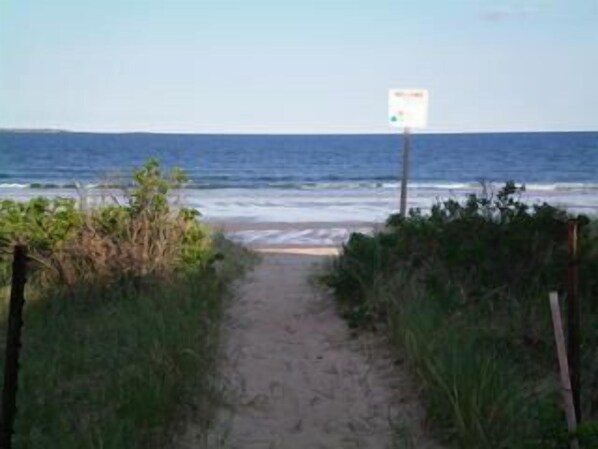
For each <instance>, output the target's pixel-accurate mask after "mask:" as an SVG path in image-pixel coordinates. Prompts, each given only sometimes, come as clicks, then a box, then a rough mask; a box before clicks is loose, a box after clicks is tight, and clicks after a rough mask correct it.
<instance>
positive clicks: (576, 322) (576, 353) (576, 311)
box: [567, 219, 581, 423]
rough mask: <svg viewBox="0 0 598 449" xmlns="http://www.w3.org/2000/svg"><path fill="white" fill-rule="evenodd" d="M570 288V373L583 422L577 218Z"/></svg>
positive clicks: (571, 236)
mask: <svg viewBox="0 0 598 449" xmlns="http://www.w3.org/2000/svg"><path fill="white" fill-rule="evenodd" d="M567 240H568V245H567V246H568V247H569V268H568V276H567V277H568V284H569V285H568V289H567V346H568V347H567V353H568V355H569V373H570V375H571V391H572V393H573V403H574V404H575V416H576V417H577V422H578V423H579V422H581V392H580V390H581V358H580V324H581V323H580V321H581V317H580V315H581V313H580V305H579V294H578V285H579V281H578V224H577V220H575V219H572V220H569V223H568V239H567Z"/></svg>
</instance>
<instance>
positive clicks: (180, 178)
mask: <svg viewBox="0 0 598 449" xmlns="http://www.w3.org/2000/svg"><path fill="white" fill-rule="evenodd" d="M134 181H135V187H134V189H133V190H132V191H131V192H130V195H129V197H128V202H127V203H126V204H125V205H111V206H107V207H102V208H98V209H92V210H87V211H85V210H80V209H79V208H78V207H76V204H75V202H74V201H72V200H66V199H56V200H48V199H43V198H39V199H36V200H33V201H31V202H29V203H16V202H12V201H4V202H2V203H1V204H0V246H1V248H0V250H3V251H4V255H5V257H4V262H3V263H4V268H2V269H1V270H0V272H1V273H3V280H4V282H6V281H7V279H8V275H9V272H8V269H7V264H8V262H9V257H8V256H9V252H10V248H11V246H12V245H13V244H14V243H17V242H20V243H25V244H27V245H28V247H29V248H30V254H31V263H30V269H31V276H30V282H29V284H28V288H27V297H28V302H27V307H26V310H25V325H24V331H23V332H24V333H23V350H22V359H21V361H22V363H21V366H22V369H21V374H20V388H19V394H18V404H17V407H18V413H17V419H16V434H15V438H14V442H15V447H17V448H66V449H68V448H151V447H165V445H166V444H168V442H169V440H170V435H171V434H172V432H173V431H174V430H175V427H174V426H175V424H176V422H177V420H178V419H179V418H180V417H181V416H182V414H184V413H190V412H194V413H195V414H196V419H197V420H198V422H199V423H200V426H199V428H204V429H205V428H206V427H207V426H208V425H209V422H210V419H211V410H212V409H213V406H214V401H215V400H216V391H215V390H214V389H213V379H214V376H215V369H216V366H217V358H218V353H219V352H218V351H219V342H218V339H219V323H220V319H221V316H222V311H223V307H224V305H225V302H226V298H227V296H228V293H229V287H230V284H231V283H232V282H233V280H234V278H235V277H236V276H238V275H239V274H240V273H241V272H242V270H243V267H244V263H245V261H247V260H248V256H247V255H246V253H245V252H244V251H243V250H241V249H240V248H237V247H236V246H234V245H232V244H230V243H228V242H226V241H225V240H223V239H222V238H218V237H216V236H213V235H212V234H211V232H210V231H209V229H207V228H206V227H205V226H204V225H202V224H201V223H200V222H199V221H198V220H197V215H198V214H197V213H196V212H195V211H192V210H187V209H174V208H172V207H171V206H170V203H169V193H170V191H171V189H173V188H175V187H177V186H178V185H180V184H181V183H183V182H184V181H185V178H184V175H183V173H182V172H180V171H175V172H173V173H172V174H171V175H165V174H164V173H163V172H162V171H161V168H160V166H159V164H158V163H157V162H156V161H150V162H148V163H147V164H146V165H145V166H144V167H142V168H141V169H140V170H138V171H137V172H135V174H134ZM0 267H2V264H0ZM5 307H6V304H3V311H2V314H3V318H4V315H5V313H6V309H5ZM3 322H4V320H3ZM0 331H2V334H1V335H2V337H1V338H2V339H3V338H4V331H3V329H0ZM0 343H3V341H2V342H0Z"/></svg>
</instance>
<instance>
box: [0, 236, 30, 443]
mask: <svg viewBox="0 0 598 449" xmlns="http://www.w3.org/2000/svg"><path fill="white" fill-rule="evenodd" d="M26 281H27V249H26V248H25V246H22V245H17V246H15V249H14V258H13V262H12V285H11V290H10V305H9V311H8V326H7V336H6V356H5V360H4V387H3V389H2V415H1V416H0V448H2V449H10V448H11V446H12V444H11V439H12V433H13V425H14V421H15V415H16V412H17V404H16V399H17V387H18V381H19V350H20V349H21V327H22V326H23V306H24V305H25V282H26Z"/></svg>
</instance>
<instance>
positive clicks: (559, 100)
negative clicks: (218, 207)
mask: <svg viewBox="0 0 598 449" xmlns="http://www.w3.org/2000/svg"><path fill="white" fill-rule="evenodd" d="M596 80H598V1H596V0H585V1H581V0H569V1H558V0H544V1H525V0H519V1H482V0H479V1H473V0H470V1H465V0H463V1H450V0H442V1H441V0H436V1H425V0H420V1H409V2H407V1H400V0H393V1H390V0H344V1H340V0H276V1H274V0H243V1H241V0H217V1H204V0H195V1H191V0H189V1H175V0H169V1H167V0H145V1H141V0H138V1H132V0H95V1H90V0H73V1H64V0H62V1H59V0H0V127H26V128H40V127H41V128H64V129H73V130H91V131H134V130H140V131H165V132H390V130H389V128H388V127H387V122H386V120H387V117H386V114H387V92H388V89H389V88H392V87H394V88H401V87H406V88H413V87H422V88H428V89H429V90H430V112H429V131H432V132H460V131H525V130H533V131H541V130H598V82H597V81H596Z"/></svg>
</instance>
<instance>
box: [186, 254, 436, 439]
mask: <svg viewBox="0 0 598 449" xmlns="http://www.w3.org/2000/svg"><path fill="white" fill-rule="evenodd" d="M337 251H338V248H335V247H317V248H309V247H296V248H289V247H287V248H276V249H274V248H262V249H261V250H260V251H259V252H260V254H261V262H260V263H259V265H258V266H257V267H256V268H255V270H254V271H253V272H252V273H251V274H250V275H249V276H248V278H247V279H246V280H244V281H243V282H242V283H241V284H240V285H239V287H238V291H237V295H238V298H237V300H236V301H235V303H234V304H233V306H232V308H231V310H230V314H229V319H228V323H227V325H226V327H227V329H226V331H225V333H226V334H227V337H226V338H227V343H226V355H227V357H226V364H225V367H224V370H223V371H224V376H223V377H224V379H225V380H226V385H224V388H225V391H226V406H224V407H222V409H221V410H220V412H219V416H218V421H217V424H216V426H215V427H214V429H213V432H212V434H211V435H210V436H209V438H208V441H207V442H206V441H203V442H202V441H200V440H199V435H197V433H198V432H197V431H194V427H193V424H192V423H190V424H189V426H188V428H187V431H186V432H185V433H184V436H183V438H182V439H181V440H180V442H179V446H178V447H179V448H181V449H189V448H195V447H201V446H202V445H203V447H208V448H220V447H222V448H224V447H225V448H239V449H262V448H263V449H272V448H277V449H278V448H281V449H283V448H284V449H305V448H322V449H323V448H330V449H333V448H334V449H338V448H393V447H399V446H398V445H399V444H400V443H403V444H404V443H406V442H408V443H409V444H413V443H414V444H415V445H414V446H413V447H418V448H432V447H437V446H435V445H434V443H432V442H430V441H428V440H427V439H426V438H425V437H424V436H423V432H422V423H421V419H422V411H421V409H420V407H419V405H418V401H417V391H416V390H415V389H414V387H413V384H412V382H411V380H410V379H409V376H408V375H407V374H405V373H403V372H402V371H401V370H400V369H397V365H398V364H400V363H402V361H401V357H400V355H397V354H391V353H390V352H388V351H386V350H385V349H383V348H384V347H385V345H384V344H383V342H382V341H380V338H379V337H376V336H372V335H369V336H363V335H362V336H359V337H357V336H354V335H352V334H351V332H350V330H349V329H348V327H347V326H346V324H345V323H344V322H343V320H342V319H341V318H340V317H339V316H338V314H337V312H336V310H335V306H334V303H333V302H332V300H331V298H329V297H328V296H327V295H326V294H324V293H322V291H321V290H320V289H319V288H318V287H317V286H316V285H314V281H313V274H314V273H315V272H316V270H317V268H318V266H319V264H322V263H325V260H326V257H327V256H330V255H332V254H335V253H336V252H337Z"/></svg>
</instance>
